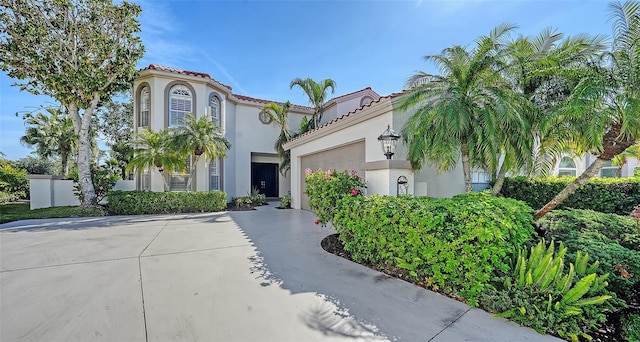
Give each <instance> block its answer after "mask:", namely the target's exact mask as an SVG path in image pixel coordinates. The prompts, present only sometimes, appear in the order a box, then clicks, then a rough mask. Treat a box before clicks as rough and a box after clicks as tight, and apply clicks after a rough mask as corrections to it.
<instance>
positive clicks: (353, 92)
mask: <svg viewBox="0 0 640 342" xmlns="http://www.w3.org/2000/svg"><path fill="white" fill-rule="evenodd" d="M365 90H371V91H372V92H373V93H374V94H376V95H378V93H376V92H375V90H373V89H371V87H366V88H362V89H360V90H356V91H352V92H350V93H348V94H344V95H340V96H337V97H334V98H332V99H331V100H329V101H327V102H326V103H329V102H332V101H336V100H338V99H341V98H343V97H347V96H349V95H353V94H356V93H359V92H361V91H365ZM378 96H380V95H378Z"/></svg>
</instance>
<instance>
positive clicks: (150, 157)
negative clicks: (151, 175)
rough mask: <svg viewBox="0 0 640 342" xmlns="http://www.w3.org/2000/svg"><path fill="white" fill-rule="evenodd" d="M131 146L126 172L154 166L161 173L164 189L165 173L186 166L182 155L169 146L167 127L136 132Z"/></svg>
mask: <svg viewBox="0 0 640 342" xmlns="http://www.w3.org/2000/svg"><path fill="white" fill-rule="evenodd" d="M133 146H134V148H133V151H132V152H133V158H131V161H130V162H129V164H128V165H127V172H131V171H133V170H134V169H136V170H144V169H147V168H154V167H155V168H156V169H157V170H158V172H160V174H161V175H162V181H163V182H164V191H168V190H169V184H168V183H167V178H166V174H172V173H173V172H175V171H184V170H185V169H186V168H187V165H186V162H185V158H184V156H183V155H181V154H180V153H177V152H176V151H175V150H174V149H173V146H171V135H170V133H169V130H168V129H164V130H162V131H159V132H152V131H149V130H144V131H142V132H140V133H138V134H136V136H135V138H134V143H133Z"/></svg>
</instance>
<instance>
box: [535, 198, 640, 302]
mask: <svg viewBox="0 0 640 342" xmlns="http://www.w3.org/2000/svg"><path fill="white" fill-rule="evenodd" d="M537 224H538V227H539V228H540V229H541V230H542V231H543V232H544V236H545V237H546V238H547V239H555V240H556V241H558V240H560V241H562V242H563V243H564V245H565V246H566V247H567V248H568V254H567V255H568V256H569V257H570V258H572V257H574V256H575V255H576V254H577V253H578V251H584V252H588V253H589V255H591V257H593V258H594V259H595V260H598V261H599V262H600V265H601V267H600V268H598V272H599V274H605V273H609V274H610V277H609V283H610V286H609V289H610V290H612V291H614V292H615V293H616V294H617V295H618V297H620V298H623V299H630V298H629V296H630V295H632V293H634V292H635V291H634V290H632V289H633V288H634V287H638V288H640V229H639V228H638V227H637V226H636V225H635V220H634V219H633V218H631V217H627V216H621V215H615V214H603V213H599V212H595V211H592V210H554V211H552V212H550V213H549V214H547V215H546V216H545V217H543V218H542V219H540V220H539V221H538V222H537Z"/></svg>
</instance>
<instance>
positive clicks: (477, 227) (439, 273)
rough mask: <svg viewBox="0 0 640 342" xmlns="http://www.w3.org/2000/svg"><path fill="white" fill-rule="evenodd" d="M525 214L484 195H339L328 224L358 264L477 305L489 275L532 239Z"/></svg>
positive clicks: (520, 205) (505, 267)
mask: <svg viewBox="0 0 640 342" xmlns="http://www.w3.org/2000/svg"><path fill="white" fill-rule="evenodd" d="M532 221H533V219H532V216H531V208H529V207H528V206H526V205H525V204H524V203H522V202H520V201H516V200H513V199H507V198H498V197H493V196H490V195H488V194H485V193H473V194H465V195H460V196H456V197H454V198H452V199H445V198H439V199H432V198H427V197H421V198H414V197H411V196H402V197H389V196H384V197H379V196H376V195H374V196H370V197H363V196H355V197H353V196H345V197H342V199H341V200H340V201H339V203H338V206H337V207H336V212H335V217H334V218H333V222H334V227H335V229H336V231H337V232H338V233H340V239H341V240H342V241H343V243H344V248H345V250H347V251H349V252H350V253H351V256H352V258H353V259H354V260H355V261H357V262H366V263H369V264H373V265H374V266H375V267H377V268H380V269H385V268H387V267H401V268H404V269H406V270H408V273H409V275H410V276H411V277H412V278H413V280H414V281H420V282H424V283H425V284H426V286H427V287H429V288H431V289H434V290H441V291H444V292H448V293H456V294H458V295H460V296H462V297H464V298H466V299H467V300H468V301H469V303H470V304H471V305H476V304H477V302H476V296H477V295H478V294H479V293H480V292H481V291H482V289H483V287H484V285H485V284H486V283H487V282H488V281H489V279H490V277H491V275H492V273H493V272H508V271H509V264H510V261H511V258H512V257H514V256H515V254H516V253H517V250H518V248H519V247H520V246H522V245H523V244H524V243H525V242H527V241H529V240H530V239H531V238H532V234H533V233H534V229H533V226H532Z"/></svg>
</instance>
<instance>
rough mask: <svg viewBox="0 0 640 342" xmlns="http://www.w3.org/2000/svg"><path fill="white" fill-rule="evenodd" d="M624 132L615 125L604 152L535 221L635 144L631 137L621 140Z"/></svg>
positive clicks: (546, 205)
mask: <svg viewBox="0 0 640 342" xmlns="http://www.w3.org/2000/svg"><path fill="white" fill-rule="evenodd" d="M621 130H622V125H621V124H614V125H612V126H611V128H610V129H609V130H608V131H607V132H606V133H605V134H604V138H603V140H602V145H603V147H604V148H603V151H602V153H600V155H599V156H598V158H597V159H596V160H595V161H594V162H593V163H592V164H591V165H589V167H588V168H587V169H586V170H585V171H584V172H583V173H582V174H581V175H580V176H578V178H576V180H574V181H573V182H572V183H571V184H569V185H567V187H566V188H564V189H563V190H562V191H560V193H558V194H557V195H556V197H554V198H553V199H552V200H551V201H549V203H547V204H545V205H544V207H542V209H540V210H538V212H536V214H535V215H534V216H533V218H534V219H535V220H538V219H540V218H541V217H543V216H544V215H546V214H547V213H548V212H549V211H551V210H553V209H554V208H555V207H557V206H558V205H559V204H560V203H562V201H564V200H565V199H567V197H569V196H570V195H571V194H572V193H574V192H575V191H576V190H577V189H578V188H579V187H580V186H581V185H582V184H584V183H586V182H587V181H588V180H589V179H590V178H591V177H593V176H595V175H596V174H597V173H598V172H599V171H600V169H602V167H603V166H604V164H606V163H607V162H608V161H610V160H611V159H613V158H614V157H615V156H617V155H619V154H620V153H622V152H624V151H625V150H626V149H627V148H629V146H631V145H633V144H634V143H635V139H633V138H631V137H626V138H623V139H622V140H620V139H619V137H620V131H621Z"/></svg>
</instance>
